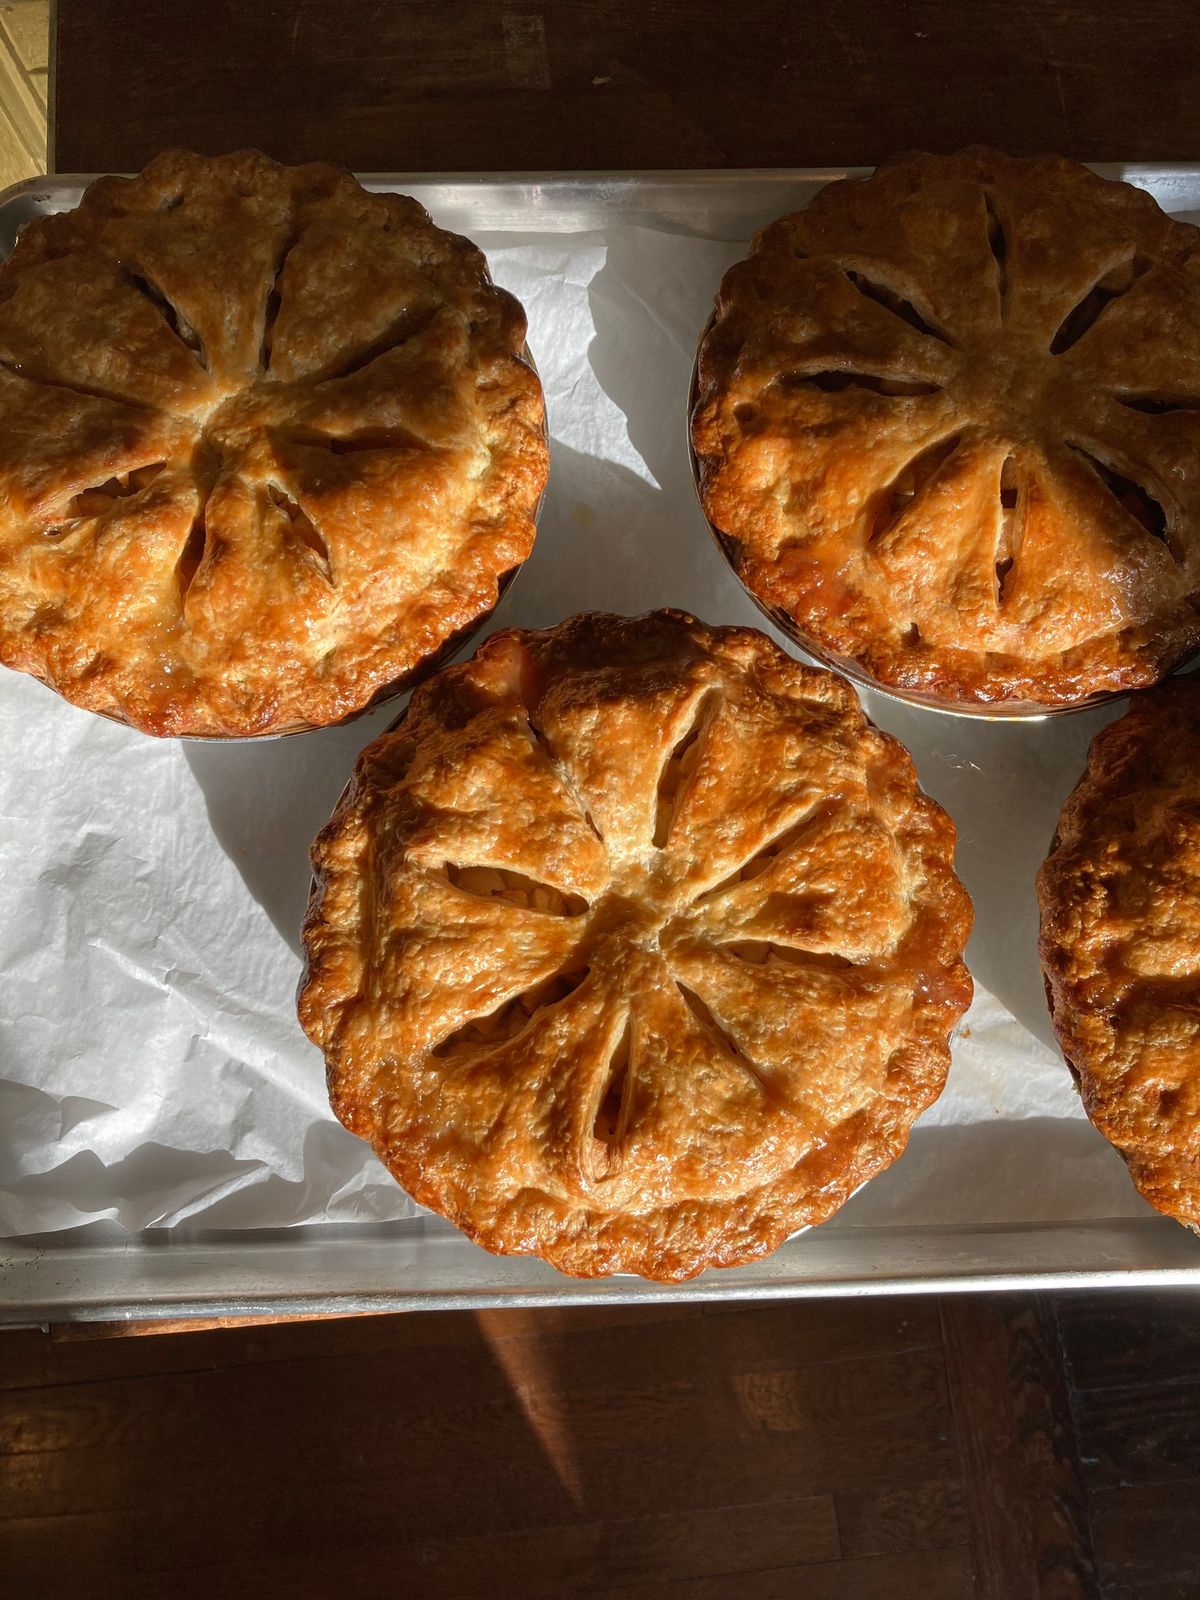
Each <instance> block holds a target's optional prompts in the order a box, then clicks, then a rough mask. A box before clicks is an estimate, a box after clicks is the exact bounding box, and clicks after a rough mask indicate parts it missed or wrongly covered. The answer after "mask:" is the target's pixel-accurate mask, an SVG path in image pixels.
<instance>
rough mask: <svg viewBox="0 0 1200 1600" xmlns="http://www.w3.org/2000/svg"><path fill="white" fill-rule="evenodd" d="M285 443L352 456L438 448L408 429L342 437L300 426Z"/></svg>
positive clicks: (289, 435) (373, 431) (374, 430)
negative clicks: (360, 452) (302, 429)
mask: <svg viewBox="0 0 1200 1600" xmlns="http://www.w3.org/2000/svg"><path fill="white" fill-rule="evenodd" d="M284 442H285V443H290V444H298V445H307V446H309V447H310V448H312V449H315V450H328V451H329V453H330V454H331V455H335V456H348V455H353V454H355V453H356V452H357V451H359V450H431V449H433V448H434V447H433V446H432V445H430V444H429V442H428V440H426V439H423V438H422V437H421V435H420V434H419V433H412V432H411V431H410V430H409V429H408V428H370V429H364V430H363V432H361V433H352V434H346V435H343V436H340V437H339V436H338V435H335V434H331V433H311V432H308V431H301V430H299V429H295V430H291V431H289V432H288V433H287V434H286V436H285V440H284Z"/></svg>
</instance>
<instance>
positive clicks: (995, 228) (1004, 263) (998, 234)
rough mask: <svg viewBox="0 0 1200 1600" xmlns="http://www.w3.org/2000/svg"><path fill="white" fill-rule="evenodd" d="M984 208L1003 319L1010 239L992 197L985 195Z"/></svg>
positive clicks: (1006, 292)
mask: <svg viewBox="0 0 1200 1600" xmlns="http://www.w3.org/2000/svg"><path fill="white" fill-rule="evenodd" d="M983 208H984V215H985V216H986V218H987V241H988V249H989V250H990V251H991V252H992V259H993V260H994V261H995V263H996V294H997V296H998V297H999V300H1000V315H1001V317H1003V316H1004V312H1005V307H1006V304H1007V300H1008V238H1007V236H1006V234H1005V232H1004V224H1003V223H1002V222H1001V221H1000V216H999V213H998V212H997V210H996V204H995V201H994V200H993V199H992V197H991V195H989V194H985V195H984V197H983Z"/></svg>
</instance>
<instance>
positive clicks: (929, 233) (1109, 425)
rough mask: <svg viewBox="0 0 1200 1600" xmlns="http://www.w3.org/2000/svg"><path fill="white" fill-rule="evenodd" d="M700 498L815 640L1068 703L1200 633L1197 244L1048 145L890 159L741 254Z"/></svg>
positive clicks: (877, 667)
mask: <svg viewBox="0 0 1200 1600" xmlns="http://www.w3.org/2000/svg"><path fill="white" fill-rule="evenodd" d="M692 442H693V447H694V450H695V452H696V456H697V459H698V466H699V473H700V480H701V489H702V500H703V504H704V508H705V512H706V514H707V516H708V518H709V520H710V522H711V523H712V524H713V525H714V527H715V528H716V529H717V530H718V532H719V533H720V534H721V535H722V537H723V540H724V542H725V544H726V547H727V548H728V549H729V550H731V552H732V559H733V561H734V564H735V566H736V568H737V570H738V572H739V574H740V576H741V578H742V579H743V581H744V582H745V583H746V585H747V587H748V588H749V589H750V590H751V592H752V593H753V594H754V595H755V596H756V597H757V598H758V599H759V600H760V601H761V602H762V603H763V604H764V605H766V606H767V607H768V608H771V609H773V610H781V611H782V612H784V613H785V614H786V615H787V616H788V617H789V618H790V619H791V622H792V625H793V627H794V628H795V630H796V631H797V632H798V634H799V635H800V636H801V637H802V638H803V639H807V640H808V641H810V642H811V643H812V645H813V647H814V648H815V649H816V650H817V652H818V653H820V654H824V655H826V656H828V657H829V658H831V659H838V660H844V661H846V662H848V663H852V664H854V665H856V666H857V667H858V668H859V669H860V670H862V671H864V672H866V673H867V674H869V675H870V676H872V677H873V678H874V679H875V680H876V681H878V682H879V683H881V684H883V685H886V686H888V687H891V688H894V689H897V690H899V691H901V692H906V693H912V694H916V695H918V696H921V697H931V698H933V699H936V700H941V701H943V702H944V703H946V704H950V705H961V706H964V707H970V706H988V705H997V704H1001V703H1003V704H1007V705H1012V706H1014V707H1015V706H1022V707H1024V706H1029V707H1037V706H1046V707H1055V706H1068V705H1073V704H1078V703H1081V702H1084V701H1086V700H1088V699H1090V698H1093V697H1096V696H1100V695H1105V694H1113V693H1115V692H1119V691H1122V690H1126V689H1129V688H1134V687H1139V686H1143V685H1146V684H1151V683H1153V682H1155V681H1157V680H1158V679H1159V678H1161V677H1162V676H1163V675H1164V674H1165V673H1166V672H1167V671H1169V670H1170V669H1171V668H1172V667H1173V666H1175V665H1176V664H1178V663H1179V662H1180V661H1181V660H1183V659H1185V658H1186V657H1187V656H1188V655H1189V654H1190V653H1192V652H1193V651H1194V650H1195V649H1196V648H1197V647H1198V645H1200V622H1198V618H1197V595H1198V593H1200V234H1198V233H1197V230H1196V229H1194V228H1192V227H1190V226H1188V225H1186V224H1183V223H1179V222H1176V221H1174V220H1172V219H1171V218H1169V217H1167V216H1166V215H1165V214H1164V213H1163V212H1162V211H1161V210H1160V209H1159V207H1158V206H1157V204H1156V203H1155V202H1154V201H1153V200H1152V199H1151V197H1150V196H1149V195H1147V194H1145V193H1143V192H1142V191H1140V190H1138V189H1135V188H1133V187H1131V186H1129V185H1127V184H1122V183H1116V182H1113V181H1111V180H1107V179H1103V178H1100V177H1098V176H1097V175H1095V174H1094V173H1091V172H1089V171H1087V169H1085V168H1083V167H1081V166H1079V165H1077V164H1076V163H1074V162H1070V161H1066V160H1064V159H1061V158H1058V157H1046V158H1039V159H1016V158H1011V157H1008V156H1004V155H1000V154H998V153H997V152H994V151H990V150H985V149H980V148H974V149H970V150H965V151H962V152H961V153H960V154H958V155H956V156H948V157H943V156H931V155H919V154H918V155H902V156H897V157H895V158H894V159H892V160H890V161H888V162H885V163H884V164H883V165H882V166H880V167H879V168H878V169H877V170H876V172H875V173H874V174H873V176H871V177H870V178H867V179H864V180H846V181H843V182H838V183H834V184H831V185H829V186H828V187H827V188H826V189H824V190H822V191H821V192H820V194H818V195H817V197H816V199H815V200H814V201H813V203H812V204H811V205H810V206H809V207H808V209H807V210H805V211H803V212H798V213H796V214H794V215H791V216H787V217H783V218H781V219H780V220H779V221H777V222H774V223H772V224H771V225H770V226H769V227H767V228H765V229H763V231H762V232H761V233H760V234H759V235H758V236H757V238H756V239H755V241H754V244H753V248H752V250H751V253H750V255H749V257H748V258H747V259H746V260H744V261H741V262H739V263H738V264H737V265H735V266H734V267H732V268H731V269H730V271H729V272H728V273H727V275H726V277H725V280H724V282H723V283H722V285H721V290H720V293H719V295H718V297H717V302H716V311H715V317H714V321H713V324H712V326H711V328H710V330H709V331H708V332H707V334H706V335H705V337H704V339H703V341H702V343H701V348H700V355H699V363H698V384H697V399H696V403H695V406H694V409H693V413H692Z"/></svg>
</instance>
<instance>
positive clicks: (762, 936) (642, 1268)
mask: <svg viewBox="0 0 1200 1600" xmlns="http://www.w3.org/2000/svg"><path fill="white" fill-rule="evenodd" d="M953 845H954V829H953V825H952V823H951V822H950V819H949V818H948V817H947V816H946V815H945V813H944V812H943V811H941V810H940V808H938V807H937V806H936V805H934V804H933V802H932V801H930V800H928V799H927V798H926V797H925V796H923V795H922V794H921V793H920V791H919V790H918V788H917V784H916V779H915V775H914V772H913V769H912V764H911V762H910V760H909V757H908V756H907V754H906V752H905V751H904V750H903V748H902V747H901V746H900V745H899V744H898V743H897V742H896V741H895V740H894V739H892V738H890V737H888V736H887V735H885V734H882V733H880V732H879V731H878V730H877V729H875V728H873V727H872V726H871V725H870V724H869V723H868V722H867V721H866V719H865V718H864V717H863V715H862V712H861V710H860V708H859V706H858V702H857V699H856V697H855V695H854V693H853V691H852V690H851V689H850V688H849V686H848V685H846V684H845V683H844V682H843V681H841V680H840V679H838V678H836V677H834V676H832V675H831V674H828V673H825V672H822V671H818V670H814V669H812V668H810V667H807V666H804V665H801V664H800V663H798V662H796V661H794V660H792V659H791V658H789V657H787V656H785V655H784V654H783V653H782V652H781V651H779V650H778V649H777V648H776V647H775V646H774V645H772V644H771V643H770V642H769V641H768V640H767V639H766V638H764V637H763V636H762V635H761V634H758V633H755V632H753V631H751V630H746V629H736V628H720V629H710V628H707V627H705V626H703V625H702V624H700V623H698V622H696V621H694V620H693V619H692V618H690V617H687V616H686V615H684V614H682V613H679V612H657V613H653V614H651V615H649V616H646V617H643V618H638V619H632V620H631V619H627V618H618V617H611V616H604V615H595V614H591V615H584V616H580V617H575V618H572V619H570V620H569V621H567V622H564V623H563V624H561V625H560V626H559V627H557V628H551V629H548V630H545V631H542V632H518V631H511V632H507V633H502V634H498V635H495V636H494V637H493V638H492V639H490V640H489V641H488V643H487V644H486V645H485V646H484V647H483V648H482V649H481V650H480V651H479V653H478V654H477V655H476V656H475V657H474V659H473V660H471V661H469V662H467V663H465V664H464V665H462V666H457V667H453V668H449V669H447V670H445V671H443V672H442V673H440V674H439V675H438V676H437V677H436V678H434V679H432V680H431V681H430V682H429V683H427V684H426V685H425V686H424V687H423V688H421V689H419V690H418V691H417V692H416V693H415V694H414V696H413V700H412V703H411V706H410V708H409V711H408V712H407V714H406V716H405V717H404V719H403V720H402V722H401V723H400V724H399V725H398V726H397V727H396V729H395V730H394V731H392V732H391V733H389V734H386V735H384V736H383V737H382V738H380V739H378V740H376V741H375V743H374V744H372V745H371V746H369V747H368V749H367V750H366V751H364V752H363V755H362V756H361V758H360V760H359V762H358V765H357V767H356V769H355V774H354V778H353V781H352V782H351V784H350V786H349V788H348V789H347V791H346V794H345V795H344V797H343V799H342V801H341V803H340V804H339V806H338V808H337V810H336V812H335V814H334V816H333V817H332V819H331V820H330V822H329V824H328V825H327V826H326V828H325V829H324V830H323V832H322V833H321V835H320V837H319V839H318V840H317V843H316V845H315V847H314V851H313V864H314V869H315V872H316V878H317V888H316V890H315V893H314V897H313V899H312V902H311V904H310V909H309V914H308V917H307V920H306V923H305V929H304V944H305V950H306V955H307V963H308V965H307V971H306V975H305V979H304V982H303V984H302V988H301V996H300V1015H301V1020H302V1022H303V1024H304V1027H305V1029H306V1031H307V1032H308V1034H309V1036H310V1037H311V1038H312V1039H313V1041H314V1042H315V1043H316V1044H318V1045H319V1046H320V1047H321V1048H322V1050H323V1051H324V1052H325V1055H326V1059H327V1063H328V1069H329V1083H330V1093H331V1099H332V1103H333V1106H334V1110H335V1111H336V1113H337V1115H338V1116H339V1117H340V1118H341V1120H342V1121H343V1122H345V1123H346V1125H347V1126H348V1127H350V1128H352V1129H353V1130H354V1131H355V1132H356V1133H359V1134H360V1135H362V1136H363V1137H364V1138H367V1139H369V1140H370V1141H371V1143H372V1144H373V1145H374V1147H375V1149H376V1150H377V1152H378V1153H379V1155H380V1156H381V1158H382V1159H383V1160H384V1162H385V1163H386V1164H387V1165H388V1167H389V1168H390V1170H391V1171H392V1172H393V1174H394V1175H395V1176H396V1178H397V1179H398V1180H399V1181H400V1183H401V1184H403V1186H404V1187H405V1188H406V1189H407V1190H408V1192H409V1193H410V1194H411V1195H412V1196H413V1197H414V1198H415V1199H416V1200H417V1201H418V1202H420V1203H421V1204H422V1205H425V1206H428V1207H430V1208H431V1209H433V1210H435V1211H438V1212H440V1213H442V1214H443V1215H445V1216H447V1217H449V1218H450V1219H451V1220H452V1221H454V1222H455V1223H457V1225H458V1226H459V1227H460V1228H462V1229H463V1230H464V1231H465V1232H466V1233H467V1234H469V1235H470V1237H471V1238H472V1239H474V1240H475V1241H476V1242H478V1243H479V1244H482V1245H484V1246H485V1247H487V1248H488V1249H491V1250H494V1251H500V1252H516V1253H526V1254H536V1255H539V1256H542V1257H543V1258H544V1259H546V1260H547V1261H550V1262H551V1263H553V1264H554V1265H555V1266H557V1267H559V1268H560V1269H562V1270H563V1271H565V1272H570V1273H574V1274H578V1275H580V1276H587V1277H591V1276H597V1275H601V1274H605V1273H611V1272H618V1271H626V1272H637V1273H641V1274H643V1275H644V1276H646V1277H651V1278H656V1279H661V1280H664V1281H678V1280H682V1279H685V1278H689V1277H691V1276H693V1275H694V1274H696V1273H697V1272H700V1271H701V1270H703V1269H704V1268H705V1267H708V1266H718V1265H723V1266H728V1265H733V1264H735V1263H737V1262H743V1261H747V1260H750V1259H752V1258H754V1257H757V1256H761V1255H763V1254H764V1253H766V1252H767V1251H770V1250H772V1249H774V1248H775V1247H776V1246H777V1245H778V1244H780V1243H781V1242H782V1241H783V1239H785V1238H786V1237H787V1236H788V1235H789V1234H791V1233H793V1232H795V1231H796V1230H797V1229H799V1228H801V1227H803V1226H805V1225H807V1224H810V1223H815V1222H820V1221H822V1220H824V1219H825V1218H826V1217H828V1216H829V1215H831V1214H832V1213H833V1212H834V1211H835V1210H836V1209H837V1208H838V1206H840V1205H841V1204H842V1203H843V1201H844V1200H845V1199H846V1198H847V1197H848V1196H849V1195H850V1194H851V1193H852V1192H853V1191H854V1189H856V1188H857V1187H858V1186H859V1185H860V1184H861V1183H863V1182H864V1181H865V1180H866V1179H867V1178H869V1177H870V1176H872V1175H873V1174H874V1173H876V1172H878V1171H879V1170H880V1169H881V1168H882V1167H884V1166H886V1165H887V1164H888V1163H889V1162H890V1161H892V1160H893V1159H894V1158H895V1157H896V1156H897V1155H898V1154H899V1153H900V1152H901V1151H902V1149H903V1148H904V1145H905V1142H906V1140H907V1138H908V1133H909V1130H910V1127H911V1125H912V1122H913V1120H914V1119H915V1118H916V1116H917V1115H918V1114H919V1113H920V1112H921V1111H922V1110H923V1109H924V1108H925V1107H926V1106H927V1105H928V1104H929V1103H930V1102H931V1101H932V1100H933V1099H934V1098H935V1097H936V1096H937V1094H938V1093H939V1092H940V1090H941V1088H942V1085H943V1082H944V1079H945V1075H946V1070H947V1067H948V1064H949V1046H948V1035H949V1032H950V1030H951V1028H952V1026H953V1024H954V1022H955V1021H956V1020H957V1018H958V1017H959V1015H960V1014H961V1013H962V1011H963V1010H964V1009H965V1007H966V1005H967V1004H968V1001H969V998H970V979H969V977H968V976H967V973H966V969H965V967H964V965H963V962H962V950H963V945H964V943H965V940H966V936H967V933H968V931H969V925H970V906H969V902H968V900H967V897H966V894H965V893H964V891H963V890H962V888H961V886H960V885H959V883H958V881H957V879H956V878H955V877H954V873H953V869H952V855H953Z"/></svg>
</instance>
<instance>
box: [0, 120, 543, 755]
mask: <svg viewBox="0 0 1200 1600" xmlns="http://www.w3.org/2000/svg"><path fill="white" fill-rule="evenodd" d="M524 337H525V319H524V314H523V312H522V311H521V308H520V306H519V305H518V304H517V302H516V301H515V300H514V299H513V298H512V297H511V296H510V295H508V294H506V293H505V292H503V291H502V290H500V289H497V288H496V287H495V285H494V284H493V283H492V282H491V279H490V277H489V276H488V270H487V264H486V262H485V260H484V258H483V256H482V254H481V253H480V252H479V250H477V249H476V248H475V246H474V245H472V244H471V243H470V242H469V241H467V240H465V239H461V238H458V237H456V236H455V235H452V234H448V233H445V232H443V231H442V230H441V229H439V228H436V227H434V225H433V224H432V222H431V221H430V220H429V218H428V216H427V215H426V214H425V212H424V211H423V210H422V208H421V207H420V206H419V205H418V204H417V203H416V202H415V201H414V200H411V199H408V198H406V197H404V196H402V195H394V194H369V193H367V192H366V191H365V190H364V189H363V188H362V187H361V186H360V185H359V184H358V183H357V182H355V180H354V179H353V178H352V177H350V176H349V175H348V174H345V173H341V172H338V171H336V170H335V169H334V168H332V167H327V166H319V165H311V166H303V167H285V166H280V165H277V164H276V163H275V162H273V161H270V160H268V159H267V157H265V156H263V155H260V154H258V153H257V152H254V151H242V152H239V153H238V154H236V155H230V156H221V157H218V158H215V159H207V158H204V157H201V156H195V155H189V154H187V153H185V152H182V151H171V152H168V153H166V154H164V155H162V156H159V157H157V158H156V159H155V160H154V161H152V162H151V163H150V165H149V166H148V167H147V168H146V169H145V171H144V172H142V173H141V174H140V175H139V176H138V177H136V178H132V179H123V178H103V179H101V180H100V181H99V182H97V183H95V184H93V185H92V186H91V188H90V189H88V191H87V193H86V194H85V195H84V198H83V200H82V202H81V203H80V205H79V206H78V207H77V208H76V209H75V210H73V211H69V212H64V213H61V214H59V215H55V216H49V217H45V218H43V219H40V220H38V221H35V222H32V223H30V224H29V226H28V227H27V228H26V229H25V230H24V231H23V233H22V234H21V237H20V239H19V241H18V244H17V247H16V250H15V251H14V253H13V255H12V256H11V258H10V259H9V260H8V261H7V262H5V263H4V264H3V265H2V266H0V661H3V662H4V663H5V664H6V665H8V666H11V667H16V668H19V669H20V670H22V671H25V672H29V673H32V674H33V675H35V676H36V677H38V678H40V679H42V680H43V681H45V682H46V683H48V684H50V685H51V686H52V687H53V688H55V689H57V690H58V691H59V692H60V693H61V694H63V695H64V696H65V697H66V698H67V699H68V700H71V701H73V702H74V703H75V704H76V705H80V706H84V707H86V708H88V709H90V710H94V711H100V712H105V713H108V714H109V715H113V716H117V717H119V718H121V719H122V720H124V721H127V722H129V723H131V724H133V725H134V726H136V727H139V728H142V729H144V730H146V731H148V732H151V733H156V734H188V733H190V734H216V735H222V734H225V735H248V734H260V733H268V732H279V731H283V730H286V729H288V728H291V727H304V726H313V725H322V724H326V723H330V722H335V721H338V720H340V719H342V718H343V717H345V716H347V715H350V714H352V713H354V712H356V711H358V710H360V709H361V708H363V707H364V706H365V705H367V704H368V703H369V702H370V701H371V700H372V698H373V697H375V696H376V695H377V694H379V693H380V691H382V690H384V689H386V688H389V687H393V686H395V685H397V684H398V683H400V682H402V681H404V680H405V679H407V678H409V677H410V676H411V675H413V674H414V673H416V672H418V671H419V670H420V669H421V668H422V667H423V666H424V665H425V664H426V663H428V662H430V661H431V659H432V658H434V657H435V656H436V655H437V654H438V653H439V651H440V649H441V648H442V646H443V645H444V644H445V643H446V641H447V640H449V639H451V638H453V637H454V636H456V635H457V634H459V633H461V632H462V631H463V630H464V629H466V628H468V627H469V626H470V625H471V624H472V623H474V622H476V621H477V620H478V619H479V618H480V617H481V616H483V615H485V614H486V613H487V612H489V611H490V610H491V609H492V607H493V606H494V605H495V603H496V598H497V590H498V583H499V580H500V579H501V578H502V576H503V575H504V574H506V573H508V572H510V571H512V569H513V568H515V567H516V566H517V565H519V563H520V562H521V561H522V560H523V559H524V558H525V556H526V555H527V554H528V552H529V549H530V547H531V545H532V541H533V536H534V523H533V519H534V513H535V509H536V506H537V503H538V500H539V497H540V494H541V491H542V489H543V487H544V484H545V479H546V470H547V452H546V445H545V442H544V438H543V421H544V413H543V405H542V396H541V388H540V385H539V383H538V381H537V378H536V377H535V375H534V374H533V372H532V371H531V370H530V368H529V366H528V365H527V364H526V363H525V362H524V361H522V359H521V351H522V348H523V344H524Z"/></svg>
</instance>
